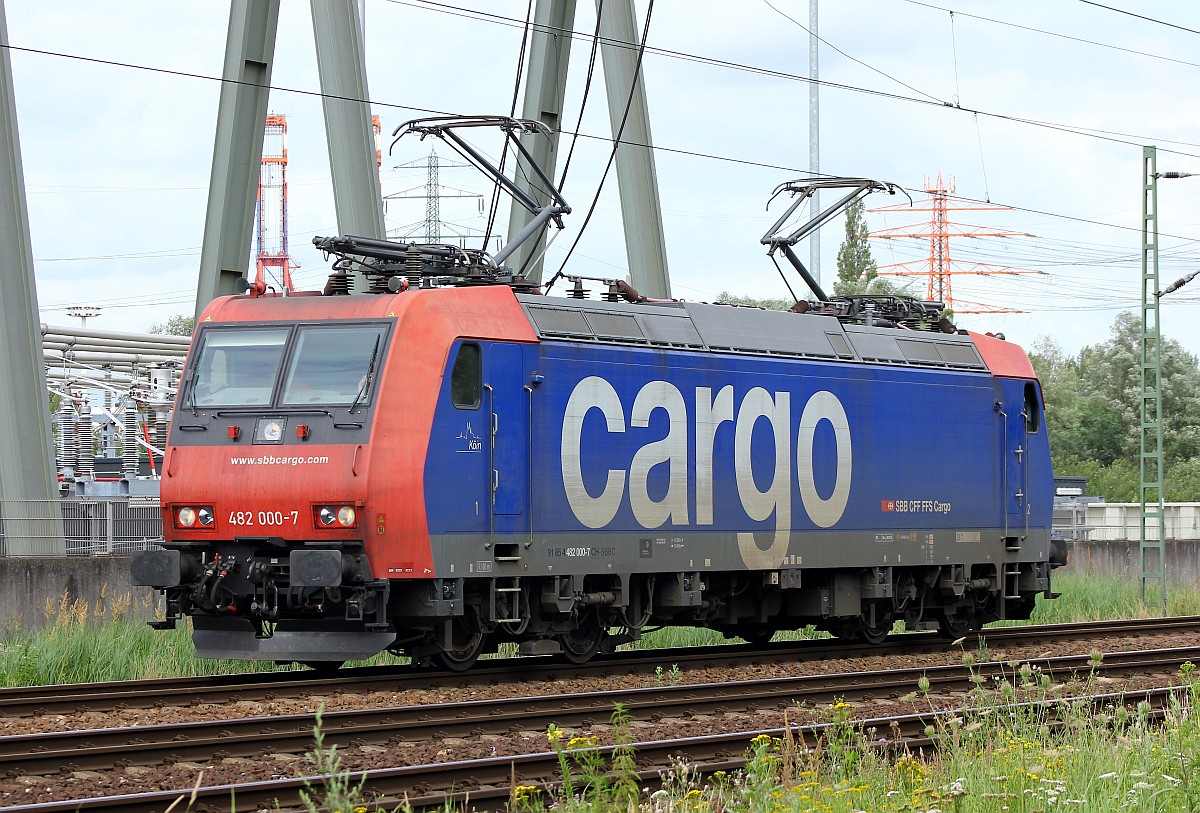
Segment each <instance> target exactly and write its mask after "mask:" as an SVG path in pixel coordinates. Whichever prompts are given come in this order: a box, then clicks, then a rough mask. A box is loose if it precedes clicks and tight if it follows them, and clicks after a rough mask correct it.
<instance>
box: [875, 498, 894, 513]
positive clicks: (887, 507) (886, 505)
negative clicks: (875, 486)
mask: <svg viewBox="0 0 1200 813" xmlns="http://www.w3.org/2000/svg"><path fill="white" fill-rule="evenodd" d="M879 508H880V510H882V511H895V510H896V501H895V500H884V501H883V504H882V505H881V506H879Z"/></svg>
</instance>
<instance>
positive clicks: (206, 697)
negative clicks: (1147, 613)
mask: <svg viewBox="0 0 1200 813" xmlns="http://www.w3.org/2000/svg"><path fill="white" fill-rule="evenodd" d="M1186 630H1196V631H1200V616H1181V617H1177V618H1150V619H1125V620H1117V621H1099V622H1079V623H1071V624H1047V625H1038V626H1033V625H1031V626H1020V627H995V628H992V629H986V630H981V631H979V632H972V633H969V634H967V635H966V636H964V638H963V640H962V646H963V647H966V648H971V647H975V646H977V645H978V643H979V642H980V641H984V642H986V643H987V644H988V645H989V646H994V645H999V644H1004V643H1014V644H1015V643H1020V642H1022V641H1026V642H1027V641H1029V640H1062V639H1072V640H1076V639H1079V638H1082V637H1087V636H1103V635H1117V634H1121V633H1135V634H1139V635H1145V634H1153V633H1157V632H1161V633H1168V632H1172V631H1175V632H1178V631H1186ZM949 645H950V642H948V641H945V640H944V639H942V638H940V637H939V636H938V635H937V634H936V633H932V632H919V633H904V634H900V635H892V636H889V637H888V639H887V642H886V643H884V644H880V645H874V646H872V645H866V644H860V643H854V642H847V641H837V640H833V639H813V640H804V641H789V642H779V643H774V644H769V645H767V646H765V647H761V646H754V645H750V644H721V645H717V646H709V647H675V648H668V649H653V650H646V649H643V650H626V651H621V652H616V653H613V654H611V655H606V656H599V657H597V658H596V659H595V660H593V661H591V662H589V663H587V664H583V665H572V664H564V663H559V662H556V661H553V660H552V659H551V658H549V657H545V656H537V657H517V658H497V659H494V660H485V661H481V662H480V664H479V666H477V667H476V668H475V669H472V670H471V671H470V672H467V673H448V672H432V671H428V670H421V669H416V668H414V667H412V666H408V665H396V666H371V667H360V668H357V669H342V670H339V671H336V672H313V671H308V670H305V671H292V672H255V673H247V674H238V675H219V676H216V677H213V676H205V677H193V678H168V679H162V680H129V681H111V682H106V683H77V684H60V685H54V686H28V687H16V688H6V689H0V717H20V716H30V715H46V714H70V713H79V712H86V711H111V710H123V709H127V708H149V707H152V706H161V705H171V704H173V703H179V704H186V705H195V704H196V703H205V702H211V703H226V702H237V701H243V700H271V699H276V698H279V697H281V696H295V695H298V694H301V693H304V694H309V693H319V692H320V691H322V690H325V689H328V690H329V691H335V692H350V691H355V690H361V691H372V690H379V689H380V688H382V687H386V688H388V690H391V691H396V690H399V691H405V690H413V689H437V688H452V687H465V686H470V685H474V684H490V683H495V682H497V681H506V680H513V681H529V680H537V679H551V678H570V677H595V676H605V675H610V676H611V675H631V676H638V675H641V676H645V675H646V672H645V670H646V669H647V668H649V669H653V668H654V667H656V666H662V665H663V664H672V665H683V666H686V665H698V666H716V665H721V664H726V663H735V662H736V663H743V664H754V663H758V664H762V663H779V662H787V661H794V660H796V659H797V658H804V659H807V660H816V659H819V658H838V657H846V656H851V657H859V656H862V655H906V654H913V653H914V652H918V653H920V652H925V653H928V652H933V651H935V650H938V649H945V648H947V647H949Z"/></svg>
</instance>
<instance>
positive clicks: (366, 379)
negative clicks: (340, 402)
mask: <svg viewBox="0 0 1200 813" xmlns="http://www.w3.org/2000/svg"><path fill="white" fill-rule="evenodd" d="M382 338H383V336H382V335H380V334H378V333H377V334H375V349H373V350H372V351H371V361H370V363H368V364H367V374H366V375H365V376H363V383H362V386H361V387H359V388H358V395H355V396H354V403H352V404H351V405H350V414H351V415H353V414H354V410H355V409H356V408H357V407H358V404H359V402H361V401H362V399H363V398H366V397H367V390H369V389H370V388H371V382H372V381H373V380H374V379H375V362H376V360H378V358H379V340H380V339H382Z"/></svg>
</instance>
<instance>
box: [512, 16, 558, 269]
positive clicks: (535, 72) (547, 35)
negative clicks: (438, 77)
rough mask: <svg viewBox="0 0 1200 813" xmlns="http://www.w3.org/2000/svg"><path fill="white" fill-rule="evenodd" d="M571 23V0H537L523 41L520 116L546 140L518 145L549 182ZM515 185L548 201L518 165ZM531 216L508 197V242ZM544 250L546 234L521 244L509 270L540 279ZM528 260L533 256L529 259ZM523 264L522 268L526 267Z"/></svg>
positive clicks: (532, 137) (536, 137) (532, 138)
mask: <svg viewBox="0 0 1200 813" xmlns="http://www.w3.org/2000/svg"><path fill="white" fill-rule="evenodd" d="M574 23H575V0H538V2H537V5H536V6H535V7H534V12H533V31H532V33H531V34H530V38H529V66H528V68H526V72H525V97H524V101H523V102H522V107H521V118H523V119H532V120H533V121H538V122H541V123H542V124H544V125H546V127H547V129H548V130H549V131H550V136H549V137H546V136H545V135H544V134H542V133H524V134H523V135H522V136H521V145H522V146H524V147H525V149H527V150H528V151H529V154H530V155H532V156H533V158H534V162H535V163H536V164H537V166H540V167H541V168H542V170H543V171H544V172H545V173H546V175H547V176H548V177H550V178H554V177H555V165H556V163H557V161H558V144H559V137H560V135H561V133H560V131H561V129H562V110H563V97H564V95H565V94H566V88H567V66H568V64H569V63H570V60H571V34H570V32H571V26H572V25H574ZM513 178H514V180H515V181H516V183H517V186H518V187H519V188H520V189H521V190H522V191H524V192H526V193H527V194H529V195H530V196H531V197H532V198H533V199H534V200H537V201H539V202H543V203H544V202H548V201H549V199H550V196H549V193H548V192H547V190H545V189H542V188H540V187H539V186H538V185H537V184H536V183H535V182H536V181H537V175H536V174H535V173H534V172H532V171H531V170H530V168H529V167H528V166H525V162H524V161H523V160H521V161H520V164H519V169H518V171H517V172H516V173H515V174H514V176H513ZM533 217H534V213H533V212H530V211H529V210H528V209H527V208H526V207H525V206H523V205H522V204H521V203H520V202H519V201H517V200H516V199H514V200H513V201H512V206H511V208H510V210H509V217H508V242H510V243H511V242H512V241H513V238H514V237H515V236H516V235H518V234H520V233H521V230H522V229H524V228H525V227H526V226H527V225H529V222H530V221H531V220H533ZM545 247H546V232H545V231H542V232H541V233H539V234H538V235H537V238H536V239H535V240H527V241H526V242H525V243H523V244H522V245H521V246H520V247H519V248H518V249H517V250H516V251H514V252H513V253H512V255H511V256H510V257H509V259H508V265H509V267H510V268H513V269H520V268H525V276H527V277H528V278H529V279H530V281H531V282H540V281H541V279H542V252H543V251H544V250H545ZM530 258H533V259H532V261H531V260H530ZM527 262H528V266H526V263H527Z"/></svg>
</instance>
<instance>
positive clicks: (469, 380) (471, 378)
mask: <svg viewBox="0 0 1200 813" xmlns="http://www.w3.org/2000/svg"><path fill="white" fill-rule="evenodd" d="M482 392H483V364H482V356H481V354H480V351H479V345H477V344H470V343H464V344H462V345H460V346H459V348H458V355H457V356H455V358H454V368H453V369H452V370H451V371H450V400H451V401H452V402H453V404H454V406H455V407H457V408H458V409H478V408H479V403H480V400H481V399H480V395H481V393H482Z"/></svg>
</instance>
